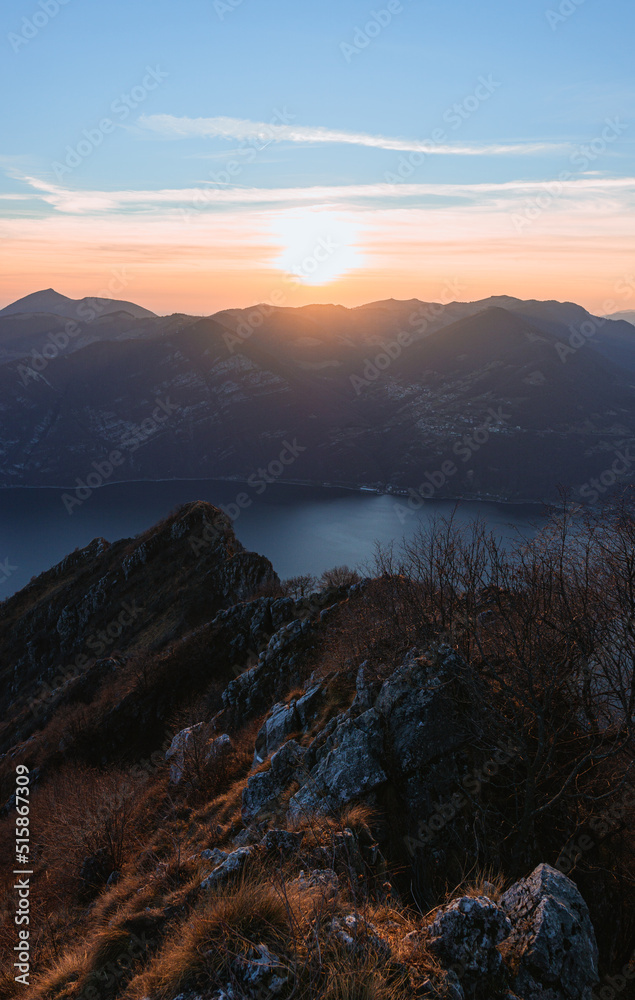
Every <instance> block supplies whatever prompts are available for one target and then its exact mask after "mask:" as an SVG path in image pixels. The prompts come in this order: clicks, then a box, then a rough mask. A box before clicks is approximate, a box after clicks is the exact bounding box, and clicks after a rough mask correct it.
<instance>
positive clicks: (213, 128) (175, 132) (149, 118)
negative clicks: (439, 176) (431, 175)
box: [137, 115, 568, 156]
mask: <svg viewBox="0 0 635 1000" xmlns="http://www.w3.org/2000/svg"><path fill="white" fill-rule="evenodd" d="M137 125H138V126H139V127H140V128H143V129H147V130H149V131H152V132H156V133H158V134H159V135H162V136H164V137H165V138H169V139H192V138H204V139H233V140H239V141H245V142H248V141H249V140H257V141H259V142H261V143H262V142H273V141H275V142H295V143H344V144H347V145H350V146H367V147H370V148H372V149H386V150H391V151H392V152H402V153H428V154H434V155H437V156H439V155H443V156H447V155H453V156H505V155H517V154H523V153H525V154H526V153H544V152H545V151H547V150H548V151H550V152H553V151H556V150H562V149H565V148H568V146H566V145H564V144H562V143H548V142H524V143H494V144H490V145H477V144H473V145H458V144H457V145H453V144H452V143H433V142H425V141H420V140H416V139H393V138H390V137H388V136H384V135H369V134H368V133H366V132H345V131H340V130H338V129H330V128H324V127H322V126H319V125H316V126H310V125H309V126H302V125H279V124H268V123H267V122H252V121H249V120H248V119H246V118H226V117H218V118H185V117H183V118H181V117H177V116H175V115H142V116H141V117H140V118H139V119H138V120H137Z"/></svg>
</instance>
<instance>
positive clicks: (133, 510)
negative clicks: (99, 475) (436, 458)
mask: <svg viewBox="0 0 635 1000" xmlns="http://www.w3.org/2000/svg"><path fill="white" fill-rule="evenodd" d="M245 489H246V487H245V486H244V485H242V484H240V483H237V482H220V481H218V480H188V481H182V480H176V481H175V480H172V481H166V482H158V483H153V482H138V483H115V484H112V485H108V486H103V487H101V488H100V489H97V490H95V491H94V493H93V494H92V496H91V497H89V498H88V499H87V500H86V501H85V502H84V503H83V504H82V505H81V506H78V507H75V508H74V509H73V513H72V514H69V513H68V511H67V509H66V507H65V506H64V503H63V501H62V495H63V493H64V492H65V491H64V490H61V489H56V488H54V489H48V488H47V489H22V488H18V489H4V490H0V600H2V599H4V598H5V597H9V596H10V595H11V594H13V593H15V591H17V590H19V589H20V588H21V587H23V586H24V585H25V584H26V583H28V582H29V580H30V579H31V577H33V576H35V575H37V574H38V573H41V572H42V571H43V570H46V569H49V567H51V566H53V565H55V563H57V562H59V561H60V560H61V559H63V558H64V556H66V555H68V553H69V552H72V551H73V550H74V549H75V548H81V547H82V546H84V545H87V544H88V543H89V542H90V541H91V540H92V539H93V538H96V537H98V536H101V537H103V538H106V539H107V540H108V541H110V542H114V541H116V540H117V539H119V538H126V537H129V536H131V535H136V534H138V533H139V532H142V531H145V530H146V529H147V528H149V527H151V525H153V524H155V523H156V522H157V521H159V520H161V519H162V518H164V517H165V516H166V515H167V514H168V513H169V512H170V511H171V510H173V508H174V507H176V506H177V505H179V504H182V503H187V502H188V501H190V500H209V501H210V502H211V503H214V504H216V505H217V506H223V507H226V508H227V509H228V511H229V512H230V514H232V513H234V512H235V511H236V510H238V508H237V507H236V505H235V500H236V496H237V495H238V494H239V493H241V492H243V491H245ZM250 498H251V499H252V503H251V505H250V506H249V507H247V508H246V509H244V510H241V511H240V513H239V514H238V516H237V517H236V518H235V519H234V521H233V524H234V530H235V532H236V535H237V537H238V538H239V539H240V541H241V542H242V543H243V545H244V546H245V547H246V548H247V549H251V550H252V551H254V552H259V553H261V554H262V555H265V556H268V558H269V559H270V560H271V562H272V563H273V565H274V568H275V570H276V572H277V573H278V575H279V576H280V578H281V579H284V578H285V577H288V576H294V575H296V574H298V573H314V574H319V573H322V572H323V571H324V570H325V569H330V568H331V567H332V566H337V565H342V564H347V565H349V566H351V567H354V566H361V565H363V564H364V563H365V561H366V560H368V559H370V558H371V557H372V554H373V547H374V543H375V541H380V542H382V543H388V542H391V541H395V542H397V543H398V542H400V541H401V539H402V538H403V537H404V535H406V536H409V535H412V534H413V533H414V532H415V531H416V530H417V529H418V528H419V527H421V525H423V524H425V523H426V522H429V521H430V519H431V518H433V517H434V516H435V515H436V516H439V515H446V516H447V515H449V514H450V513H451V512H452V511H453V510H454V508H455V506H456V503H455V501H450V500H429V501H426V503H425V504H424V506H423V507H422V508H421V509H420V510H419V511H417V512H416V513H412V514H408V515H404V513H403V512H404V511H405V510H407V508H406V502H405V499H403V498H400V497H394V496H380V495H377V494H374V493H367V492H356V491H353V490H343V489H328V488H325V487H313V486H292V485H284V484H272V485H270V486H269V487H268V488H267V490H266V491H265V492H264V493H263V494H262V495H261V496H255V495H254V492H253V490H252V491H251V494H250ZM400 511H401V517H400V516H399V512H400ZM458 517H459V520H461V521H470V520H473V519H475V518H477V517H479V518H482V519H483V520H484V521H485V522H486V523H487V524H488V526H489V527H490V528H491V529H492V530H494V531H495V532H496V533H497V534H498V535H499V536H500V537H501V538H503V539H505V540H507V539H509V540H511V539H516V538H517V537H518V532H520V533H521V534H522V535H523V536H524V537H529V536H531V535H533V534H534V532H535V530H536V527H537V526H540V525H541V524H544V522H545V520H546V518H545V510H544V508H543V507H542V505H539V504H502V503H485V502H475V501H462V502H461V503H460V506H459V511H458ZM7 573H8V576H7Z"/></svg>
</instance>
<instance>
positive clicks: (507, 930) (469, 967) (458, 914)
mask: <svg viewBox="0 0 635 1000" xmlns="http://www.w3.org/2000/svg"><path fill="white" fill-rule="evenodd" d="M511 931H512V925H511V923H510V921H509V920H508V919H507V917H506V916H505V913H504V912H503V911H502V910H501V909H500V908H499V907H498V906H497V905H496V903H493V902H492V900H491V899H488V897H487V896H462V897H461V898H460V899H455V900H453V901H452V902H451V903H449V904H448V905H447V906H444V907H442V908H441V909H440V910H439V911H438V913H437V915H436V917H435V919H434V921H433V922H432V924H430V926H429V927H428V928H427V931H426V935H425V943H426V945H427V947H428V948H429V950H430V951H431V952H433V954H435V955H437V956H438V957H439V958H440V959H441V961H442V962H443V963H444V964H447V965H449V966H452V967H454V968H455V970H456V971H457V973H458V975H459V979H460V981H461V984H462V985H463V986H464V987H468V988H469V987H471V986H472V987H473V986H474V985H476V984H477V983H479V980H483V979H487V978H491V977H492V976H496V975H498V974H499V973H500V971H501V967H502V964H503V960H502V956H501V953H500V951H498V948H497V946H498V945H499V944H500V943H501V942H502V941H504V940H505V939H506V938H507V937H509V935H510V934H511ZM459 970H460V971H459Z"/></svg>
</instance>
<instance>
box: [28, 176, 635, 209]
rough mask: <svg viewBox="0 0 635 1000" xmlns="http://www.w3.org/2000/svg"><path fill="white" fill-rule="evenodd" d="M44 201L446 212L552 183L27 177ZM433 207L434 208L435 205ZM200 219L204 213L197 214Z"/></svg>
mask: <svg viewBox="0 0 635 1000" xmlns="http://www.w3.org/2000/svg"><path fill="white" fill-rule="evenodd" d="M21 179H22V180H23V181H24V182H26V183H27V184H28V185H29V186H30V187H31V188H32V189H33V190H34V191H35V192H37V196H39V197H40V198H41V200H42V201H44V202H46V203H47V204H49V205H51V206H52V207H53V208H55V209H57V211H59V212H64V213H69V214H80V215H83V214H92V213H108V212H112V211H116V210H122V209H124V210H125V209H126V208H127V209H131V208H135V207H136V208H138V209H143V208H149V207H151V206H170V205H173V206H178V207H181V208H185V209H189V210H192V209H195V210H199V209H205V208H209V209H213V208H223V207H225V206H231V205H236V206H240V205H244V206H252V205H277V204H282V205H289V204H294V203H295V204H307V203H308V204H333V203H348V204H351V203H354V202H356V201H367V200H371V201H373V200H374V201H378V202H388V203H389V202H394V201H395V200H398V199H402V200H406V199H420V200H427V201H429V202H430V201H432V202H434V201H435V200H436V202H437V204H439V205H440V206H442V205H443V204H444V202H446V201H447V199H453V200H455V199H461V200H465V199H467V200H472V201H477V202H481V203H485V202H491V201H492V200H503V199H514V198H523V197H530V196H532V195H534V194H535V195H541V194H544V192H545V191H548V190H549V184H550V183H551V182H549V181H503V182H500V183H482V184H478V183H473V184H388V183H378V184H343V185H334V186H328V185H321V186H313V187H297V188H293V187H292V188H215V187H210V186H208V185H206V184H202V185H201V187H199V188H163V189H158V190H136V191H135V190H123V191H98V190H95V191H90V190H87V191H73V190H71V189H69V188H64V187H61V186H59V185H56V184H51V183H49V182H48V181H43V180H40V179H39V178H37V177H33V176H23V177H22V178H21ZM560 188H561V192H562V193H561V195H560V198H561V199H566V198H567V197H579V196H584V197H586V198H587V199H595V198H599V197H602V196H604V197H619V196H627V197H628V196H629V195H632V194H635V177H620V178H601V177H579V178H572V179H571V180H569V181H565V182H562V184H561V185H560ZM429 207H434V205H430V206H429ZM196 214H198V211H197V212H196Z"/></svg>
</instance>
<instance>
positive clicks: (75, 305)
mask: <svg viewBox="0 0 635 1000" xmlns="http://www.w3.org/2000/svg"><path fill="white" fill-rule="evenodd" d="M91 312H94V313H96V314H97V315H100V316H106V315H107V314H108V313H116V312H127V313H128V314H129V315H130V316H133V317H134V318H135V319H141V318H143V317H144V316H145V317H147V316H156V313H153V312H151V311H150V310H149V309H144V308H143V307H142V306H137V305H135V303H134V302H125V301H120V300H118V299H109V298H103V299H97V298H95V297H93V296H86V297H85V298H83V299H70V298H68V296H66V295H61V294H60V293H59V292H56V291H55V289H54V288H44V289H42V290H41V291H39V292H31V294H30V295H25V296H24V297H23V298H21V299H18V300H17V301H16V302H11V303H10V305H8V306H5V307H4V309H0V316H15V315H17V314H20V313H48V314H49V315H51V316H65V317H66V318H68V319H78V320H82V319H83V320H86V319H87V317H88V315H89V314H90V313H91ZM89 321H90V320H89Z"/></svg>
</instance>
